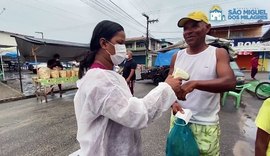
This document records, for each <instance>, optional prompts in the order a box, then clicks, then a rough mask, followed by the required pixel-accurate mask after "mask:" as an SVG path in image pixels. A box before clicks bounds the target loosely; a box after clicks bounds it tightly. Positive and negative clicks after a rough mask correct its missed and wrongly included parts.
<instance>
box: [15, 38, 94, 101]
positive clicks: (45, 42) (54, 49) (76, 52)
mask: <svg viewBox="0 0 270 156" xmlns="http://www.w3.org/2000/svg"><path fill="white" fill-rule="evenodd" d="M12 37H15V40H16V42H17V47H18V49H19V51H20V54H21V55H22V56H23V57H24V59H25V60H26V61H35V62H36V64H37V62H47V61H48V60H49V59H51V58H53V55H54V54H56V53H57V54H59V55H60V56H61V61H81V60H82V59H83V58H84V56H85V55H86V54H87V53H90V52H89V44H81V43H74V42H65V41H57V40H50V39H41V38H34V37H26V36H19V35H13V36H12ZM90 54H91V53H90ZM36 69H38V68H37V67H36ZM77 79H78V69H76V68H74V69H67V70H59V69H49V68H47V67H42V68H40V69H39V70H38V72H37V75H36V76H34V77H33V82H34V84H35V87H36V89H35V94H36V96H37V98H38V99H39V98H40V99H41V101H42V97H44V98H45V101H46V102H47V95H48V94H49V93H50V92H51V91H52V88H53V87H55V85H57V84H66V83H75V82H76V80H77ZM59 92H60V97H62V90H60V91H59Z"/></svg>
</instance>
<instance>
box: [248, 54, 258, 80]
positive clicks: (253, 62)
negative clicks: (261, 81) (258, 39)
mask: <svg viewBox="0 0 270 156" xmlns="http://www.w3.org/2000/svg"><path fill="white" fill-rule="evenodd" d="M250 63H251V75H250V76H251V78H252V79H254V80H256V78H255V76H256V74H257V73H258V66H259V65H260V64H259V56H254V57H252V59H251V61H250Z"/></svg>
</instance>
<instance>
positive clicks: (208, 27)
mask: <svg viewBox="0 0 270 156" xmlns="http://www.w3.org/2000/svg"><path fill="white" fill-rule="evenodd" d="M210 29H211V24H207V25H206V34H208V33H209V32H210Z"/></svg>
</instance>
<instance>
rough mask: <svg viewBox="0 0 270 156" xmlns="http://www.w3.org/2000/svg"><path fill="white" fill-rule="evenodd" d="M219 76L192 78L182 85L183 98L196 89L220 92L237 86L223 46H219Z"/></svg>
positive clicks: (217, 54)
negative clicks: (208, 78)
mask: <svg viewBox="0 0 270 156" xmlns="http://www.w3.org/2000/svg"><path fill="white" fill-rule="evenodd" d="M216 56H217V64H216V70H217V78H216V79H213V80H191V81H188V82H187V83H185V84H183V85H182V87H181V88H182V90H184V92H183V93H182V94H183V95H181V96H180V97H181V99H185V96H186V94H187V93H189V92H192V91H193V90H194V89H199V90H203V91H208V92H212V93H220V92H224V91H228V90H232V89H234V88H235V86H236V79H235V76H234V73H233V70H232V69H231V67H230V59H229V55H228V53H227V51H226V50H225V49H223V48H217V50H216Z"/></svg>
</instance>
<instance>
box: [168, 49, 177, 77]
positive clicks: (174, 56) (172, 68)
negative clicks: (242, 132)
mask: <svg viewBox="0 0 270 156" xmlns="http://www.w3.org/2000/svg"><path fill="white" fill-rule="evenodd" d="M176 56H177V53H175V54H174V55H173V57H172V60H171V64H170V71H169V75H172V74H173V70H174V63H175V60H176Z"/></svg>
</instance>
